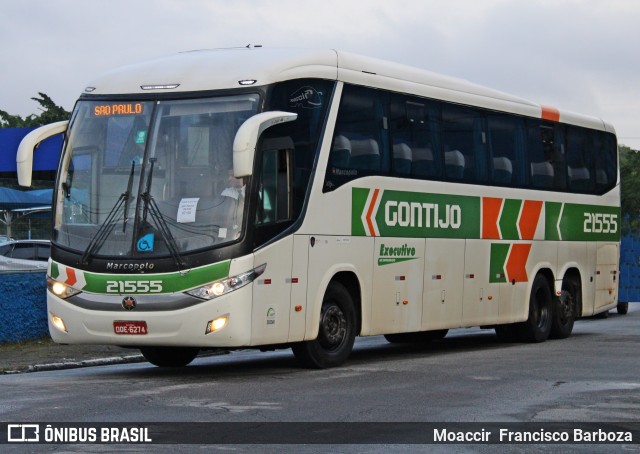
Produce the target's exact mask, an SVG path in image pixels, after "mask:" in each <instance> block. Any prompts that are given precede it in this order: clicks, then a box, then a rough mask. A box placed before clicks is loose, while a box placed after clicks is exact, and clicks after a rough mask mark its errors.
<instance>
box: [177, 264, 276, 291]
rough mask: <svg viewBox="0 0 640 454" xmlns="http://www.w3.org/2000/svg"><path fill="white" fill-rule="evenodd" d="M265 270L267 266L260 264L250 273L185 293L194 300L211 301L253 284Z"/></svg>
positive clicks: (211, 283)
mask: <svg viewBox="0 0 640 454" xmlns="http://www.w3.org/2000/svg"><path fill="white" fill-rule="evenodd" d="M266 268H267V264H266V263H265V264H262V265H260V266H258V267H256V268H254V269H252V270H251V271H247V272H246V273H242V274H238V275H237V276H231V277H228V278H226V279H220V280H217V281H214V282H210V283H208V284H207V285H203V286H202V287H197V288H194V289H191V290H187V291H186V292H185V293H186V294H188V295H191V296H195V297H196V298H202V299H203V300H211V299H213V298H217V297H219V296H222V295H225V294H227V293H229V292H233V291H234V290H238V289H239V288H242V287H244V286H245V285H247V284H250V283H251V282H253V281H254V280H255V279H256V278H257V277H258V276H260V275H261V274H262V273H264V270H265V269H266Z"/></svg>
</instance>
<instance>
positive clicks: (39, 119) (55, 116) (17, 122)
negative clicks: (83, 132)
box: [0, 92, 71, 128]
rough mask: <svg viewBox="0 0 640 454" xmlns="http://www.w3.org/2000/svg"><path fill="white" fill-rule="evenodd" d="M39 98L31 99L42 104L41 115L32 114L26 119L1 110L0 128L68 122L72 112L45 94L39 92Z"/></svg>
mask: <svg viewBox="0 0 640 454" xmlns="http://www.w3.org/2000/svg"><path fill="white" fill-rule="evenodd" d="M38 95H39V97H38V98H31V99H33V100H34V101H36V102H37V103H38V104H40V110H41V111H42V112H41V113H40V115H36V114H31V115H28V116H26V117H24V118H22V117H20V116H19V115H11V114H10V113H8V112H5V111H4V110H0V128H29V127H36V126H42V125H46V124H49V123H54V122H56V121H63V120H68V119H69V117H70V116H71V113H70V112H67V111H66V110H64V108H63V107H60V106H58V105H57V104H56V103H55V102H53V100H52V99H51V98H50V97H49V96H47V95H46V94H44V93H41V92H38Z"/></svg>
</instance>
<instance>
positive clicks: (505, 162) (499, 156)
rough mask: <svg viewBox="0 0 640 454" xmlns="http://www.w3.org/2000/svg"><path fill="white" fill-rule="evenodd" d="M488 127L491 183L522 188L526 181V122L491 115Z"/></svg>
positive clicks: (488, 119)
mask: <svg viewBox="0 0 640 454" xmlns="http://www.w3.org/2000/svg"><path fill="white" fill-rule="evenodd" d="M487 125H488V128H489V138H488V144H487V145H488V147H489V156H490V159H489V167H490V173H491V181H492V182H493V183H494V184H496V185H505V186H522V185H523V184H524V181H525V166H524V146H525V143H524V142H525V128H524V120H523V119H522V118H519V117H513V116H509V115H500V114H489V115H488V116H487Z"/></svg>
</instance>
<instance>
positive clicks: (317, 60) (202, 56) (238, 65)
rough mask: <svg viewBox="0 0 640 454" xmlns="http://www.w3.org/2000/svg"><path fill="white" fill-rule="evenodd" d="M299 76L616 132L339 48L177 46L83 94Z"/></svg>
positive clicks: (226, 85) (232, 85)
mask: <svg viewBox="0 0 640 454" xmlns="http://www.w3.org/2000/svg"><path fill="white" fill-rule="evenodd" d="M299 78H321V79H331V80H340V81H343V82H347V83H352V84H357V85H365V86H369V87H374V88H380V89H386V90H391V91H396V92H401V93H411V94H415V95H418V96H425V97H429V98H433V99H440V100H444V101H449V102H455V103H459V104H466V105H474V106H478V107H484V108H488V109H493V110H498V111H505V112H510V113H515V114H520V115H526V116H530V117H536V118H545V119H549V120H554V121H562V122H563V123H570V124H575V125H579V126H585V127H589V128H593V129H600V130H606V131H610V132H614V129H613V127H612V126H611V125H610V124H608V123H604V122H603V121H602V120H601V119H598V118H594V117H588V116H584V115H580V114H575V113H571V112H567V111H564V110H563V111H559V110H558V109H555V108H549V107H545V106H541V105H540V104H536V103H534V102H531V101H527V100H525V99H522V98H519V97H516V96H513V95H509V94H507V93H503V92H501V91H498V90H493V89H490V88H487V87H483V86H480V85H476V84H473V83H470V82H468V81H466V80H463V79H458V78H454V77H449V76H444V75H440V74H437V73H433V72H430V71H426V70H423V69H418V68H414V67H411V66H406V65H401V64H398V63H392V62H388V61H384V60H379V59H375V58H370V57H364V56H361V55H356V54H352V53H348V52H342V51H336V50H311V49H283V48H263V47H246V48H245V47H241V48H229V49H211V50H196V51H189V52H182V53H179V54H176V55H171V56H167V57H163V58H159V59H155V60H150V61H145V62H141V63H136V64H133V65H128V66H124V67H121V68H117V69H115V70H112V71H109V72H107V73H105V74H103V75H102V76H101V77H99V78H97V79H95V80H93V81H92V82H91V83H90V84H89V85H88V87H87V88H86V89H85V94H87V95H89V96H91V95H119V94H142V93H149V92H156V93H163V92H164V93H174V92H197V91H209V90H219V89H236V88H241V87H242V85H241V84H240V81H255V83H254V84H252V85H247V86H246V87H247V89H251V87H252V86H260V85H268V84H271V83H274V82H279V81H283V80H289V79H299ZM245 83H246V82H245ZM169 87H172V88H169Z"/></svg>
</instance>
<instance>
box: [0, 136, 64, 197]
mask: <svg viewBox="0 0 640 454" xmlns="http://www.w3.org/2000/svg"><path fill="white" fill-rule="evenodd" d="M34 129H35V128H0V172H15V171H16V152H17V151H18V145H20V141H21V140H22V139H23V138H24V136H26V135H27V134H28V133H30V132H31V131H33V130H34ZM62 138H63V134H58V135H56V136H53V137H50V138H49V139H47V140H44V141H43V142H41V143H40V145H39V146H38V148H36V150H35V152H34V154H33V170H57V169H58V161H59V159H60V152H61V150H62ZM2 200H3V199H1V198H0V202H1V201H2Z"/></svg>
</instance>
